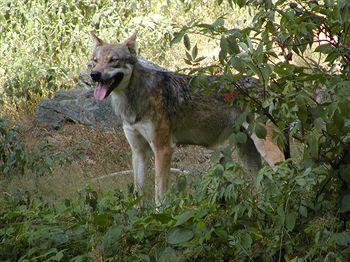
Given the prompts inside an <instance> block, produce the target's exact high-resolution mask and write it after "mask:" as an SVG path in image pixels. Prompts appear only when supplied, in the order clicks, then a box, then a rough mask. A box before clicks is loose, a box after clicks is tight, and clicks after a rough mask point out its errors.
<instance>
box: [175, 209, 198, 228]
mask: <svg viewBox="0 0 350 262" xmlns="http://www.w3.org/2000/svg"><path fill="white" fill-rule="evenodd" d="M194 215H195V212H194V210H186V211H185V212H183V213H182V214H181V215H179V216H178V218H177V221H176V224H175V227H177V226H181V225H182V224H184V223H185V222H187V221H188V220H189V219H190V218H192V217H194Z"/></svg>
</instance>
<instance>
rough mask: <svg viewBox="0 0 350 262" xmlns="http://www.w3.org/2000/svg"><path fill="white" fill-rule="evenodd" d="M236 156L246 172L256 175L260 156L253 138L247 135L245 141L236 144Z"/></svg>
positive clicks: (259, 164)
mask: <svg viewBox="0 0 350 262" xmlns="http://www.w3.org/2000/svg"><path fill="white" fill-rule="evenodd" d="M237 151H238V152H237V153H238V158H239V160H240V161H241V163H242V165H243V167H244V169H245V171H246V172H248V173H249V174H252V175H256V174H257V173H258V171H259V170H260V168H261V165H262V163H261V157H260V154H259V152H258V150H257V149H256V147H255V144H254V142H253V140H252V139H251V138H250V137H248V139H247V142H246V143H244V144H238V145H237Z"/></svg>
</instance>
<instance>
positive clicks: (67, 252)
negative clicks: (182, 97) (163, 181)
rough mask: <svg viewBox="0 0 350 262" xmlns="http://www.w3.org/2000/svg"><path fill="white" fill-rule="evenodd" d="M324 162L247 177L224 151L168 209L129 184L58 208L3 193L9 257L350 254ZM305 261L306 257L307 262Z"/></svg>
mask: <svg viewBox="0 0 350 262" xmlns="http://www.w3.org/2000/svg"><path fill="white" fill-rule="evenodd" d="M324 171H325V170H324V168H322V167H316V168H315V169H314V170H311V169H309V168H305V167H303V166H298V165H297V164H296V163H294V162H292V161H286V162H285V163H283V164H281V165H280V166H278V168H277V169H276V170H272V169H270V168H265V169H263V170H261V172H260V174H259V176H258V177H256V178H253V179H247V176H246V175H245V174H244V172H242V170H241V169H240V167H239V166H237V164H236V163H235V162H233V161H232V160H230V159H228V158H226V159H221V160H220V163H217V164H216V165H214V166H213V168H212V169H211V171H210V172H209V173H207V174H205V175H204V176H203V177H202V179H201V182H200V183H198V184H197V186H196V187H195V188H194V190H192V191H188V190H186V189H185V185H186V176H181V177H180V178H179V179H178V181H177V183H176V184H175V185H174V187H173V188H172V190H171V191H170V192H169V193H168V196H167V201H166V203H165V205H164V207H163V208H162V210H160V211H159V212H155V209H154V207H152V206H151V207H150V206H146V207H144V208H143V209H142V210H138V209H136V208H135V205H136V204H138V203H139V201H140V198H135V197H134V196H132V195H125V194H123V193H121V192H119V191H117V192H115V193H114V194H108V195H105V196H103V197H101V198H100V197H99V196H98V195H97V193H96V192H94V191H92V190H91V189H89V188H86V189H85V190H84V191H82V192H81V194H80V198H79V199H78V200H76V201H71V200H67V199H66V200H65V201H62V202H61V203H60V204H56V205H55V206H49V205H48V204H45V200H43V199H37V198H33V197H30V196H28V195H27V194H25V193H24V194H23V193H22V195H14V196H11V197H8V196H7V197H1V206H2V207H3V208H2V209H1V211H0V223H1V224H2V225H3V226H2V229H1V230H0V236H1V239H2V240H1V248H0V257H1V259H2V260H6V259H9V260H25V259H29V260H32V259H37V260H56V261H61V260H63V261H66V260H69V259H72V261H82V260H85V259H105V260H109V261H130V260H137V261H140V260H141V261H169V260H175V261H185V260H194V261H200V260H216V261H227V260H232V259H234V258H240V260H246V259H248V260H264V261H275V260H285V261H290V260H291V259H293V261H299V260H300V261H301V259H302V260H317V259H319V258H321V257H328V258H329V259H330V258H334V259H338V260H346V259H347V258H348V256H349V253H348V245H349V243H350V234H349V232H348V231H347V230H349V228H348V227H349V224H347V225H345V224H344V223H343V222H341V217H340V216H339V214H338V212H337V209H338V208H337V206H336V205H335V204H334V203H336V201H337V199H336V197H337V195H336V194H333V193H331V192H329V191H327V192H323V193H321V194H319V195H318V191H317V188H318V187H319V185H320V183H321V181H322V178H324V176H325V174H324ZM298 259H299V260H298Z"/></svg>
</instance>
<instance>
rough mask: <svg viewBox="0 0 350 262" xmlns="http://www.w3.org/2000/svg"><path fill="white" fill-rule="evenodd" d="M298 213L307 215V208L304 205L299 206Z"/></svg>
mask: <svg viewBox="0 0 350 262" xmlns="http://www.w3.org/2000/svg"><path fill="white" fill-rule="evenodd" d="M299 214H300V215H302V216H303V217H307V208H306V207H305V206H300V207H299Z"/></svg>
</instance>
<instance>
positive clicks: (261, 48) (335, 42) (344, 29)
mask: <svg viewBox="0 0 350 262" xmlns="http://www.w3.org/2000/svg"><path fill="white" fill-rule="evenodd" d="M228 2H229V3H230V4H231V5H233V4H237V5H238V6H240V7H243V6H245V7H246V6H251V7H255V8H256V13H255V16H254V18H253V22H252V25H251V26H249V27H246V28H244V29H231V28H230V27H226V26H225V17H219V18H218V19H217V20H216V21H215V22H214V23H213V24H203V23H194V24H193V25H191V26H188V25H186V26H185V27H184V28H183V29H182V30H181V31H183V30H185V31H186V32H187V34H186V35H183V36H186V40H185V44H186V43H189V42H190V34H189V32H192V33H200V34H203V35H207V36H208V37H213V36H217V35H220V36H221V38H220V53H219V61H218V62H217V63H215V64H213V65H211V66H209V67H208V66H204V67H197V68H195V69H192V70H191V72H209V73H213V70H212V68H213V67H215V71H216V72H217V71H220V72H221V73H222V74H223V77H221V78H220V81H221V83H222V87H223V91H224V92H227V91H229V92H232V91H234V92H236V91H239V93H240V98H241V99H240V100H239V101H238V103H240V104H242V107H247V108H248V109H247V112H248V114H247V115H246V116H245V117H246V120H247V122H248V123H249V127H248V131H249V132H252V131H254V132H255V134H256V135H257V136H258V137H259V138H264V137H265V136H266V134H267V132H266V130H265V128H264V127H263V125H261V124H260V123H264V122H267V121H269V122H272V123H273V124H274V126H275V128H276V132H275V133H276V135H275V140H276V141H277V143H278V145H280V147H281V148H283V149H285V150H287V151H289V150H290V147H289V145H290V143H291V142H294V141H297V143H298V144H300V149H301V152H302V155H301V160H303V161H306V163H308V165H309V166H316V165H321V166H325V167H326V170H327V172H328V173H329V176H328V177H327V178H325V181H324V182H325V185H324V186H323V187H325V186H328V187H331V183H332V182H334V183H336V182H335V181H338V178H340V179H341V181H342V183H343V185H342V188H343V189H344V188H349V186H350V184H349V181H350V180H349V178H348V176H349V174H350V173H349V172H348V170H349V169H348V167H349V164H350V162H349V160H350V159H349V156H348V155H349V134H350V129H349V125H348V122H349V118H350V115H349V112H350V110H349V109H350V100H349V98H348V94H349V91H350V82H349V75H350V57H349V52H348V51H349V50H350V34H349V29H350V22H349V21H350V20H349V18H350V14H349V8H350V3H348V1H343V0H339V1H324V2H322V1H311V2H310V3H305V1H289V0H285V1H275V2H273V1H270V0H269V1H235V0H232V1H228ZM181 31H180V32H181ZM178 40H179V39H178ZM187 45H188V44H187ZM197 52H198V51H196V53H197ZM187 58H188V60H190V59H189V58H190V57H189V56H188V57H187ZM241 76H248V77H255V78H257V79H258V80H259V82H260V85H261V86H260V88H256V90H245V89H243V88H242V87H240V86H239V85H238V84H236V83H235V81H236V80H237V79H238V78H240V77H241ZM238 122H239V123H238V125H241V122H240V121H238ZM231 138H232V139H231V140H232V142H235V140H237V137H236V136H235V135H233V136H231ZM345 170H346V171H345ZM338 189H340V188H339V187H338ZM340 191H341V190H340ZM345 192H347V191H345ZM348 197H349V195H347V194H345V196H344V200H343V201H341V202H342V210H343V212H346V211H345V210H347V211H349V208H348V205H346V204H345V203H347V202H346V201H345V199H348Z"/></svg>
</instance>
